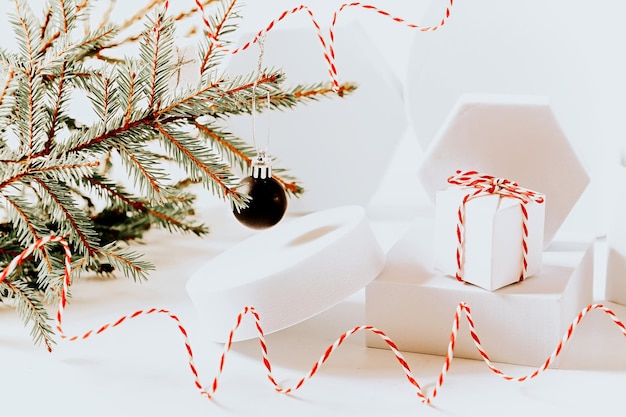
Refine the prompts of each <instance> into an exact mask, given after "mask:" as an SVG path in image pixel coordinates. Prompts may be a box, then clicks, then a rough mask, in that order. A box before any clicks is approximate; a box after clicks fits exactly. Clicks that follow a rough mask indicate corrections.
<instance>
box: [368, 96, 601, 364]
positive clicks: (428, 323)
mask: <svg viewBox="0 0 626 417" xmlns="http://www.w3.org/2000/svg"><path fill="white" fill-rule="evenodd" d="M456 170H463V171H467V170H476V171H479V172H485V173H489V174H490V175H494V176H496V177H499V178H508V179H510V180H513V181H516V182H518V183H519V184H521V185H523V186H524V187H527V188H528V189H531V190H537V191H540V192H542V193H543V194H544V195H545V198H546V203H545V204H544V205H545V208H544V210H545V218H544V233H543V243H544V244H543V247H542V249H544V250H545V249H546V248H547V247H548V245H554V242H553V240H554V237H555V235H556V233H557V231H558V230H559V228H560V227H561V225H562V223H563V222H564V221H565V219H566V218H567V216H568V214H569V212H570V211H571V210H572V208H573V207H574V205H575V204H576V202H577V201H578V199H579V198H580V196H581V195H582V194H583V192H584V190H585V188H586V187H587V185H588V183H589V177H588V175H587V173H586V172H585V170H584V168H583V166H582V164H581V163H580V161H579V159H578V158H577V155H576V154H575V152H574V150H573V148H572V146H571V144H570V143H569V141H568V138H567V137H566V136H565V134H564V132H563V130H562V128H561V126H560V125H559V122H558V120H557V119H556V117H555V115H554V113H553V112H552V109H551V108H550V105H549V103H548V100H547V99H546V98H543V97H531V96H515V95H513V96H498V95H490V96H477V95H471V96H469V95H468V96H463V97H461V98H460V99H459V101H458V102H457V104H456V106H454V108H453V109H452V111H451V113H450V115H449V117H448V119H447V121H446V123H445V124H444V125H443V126H442V128H441V129H440V131H439V133H438V134H437V137H435V138H434V140H433V142H432V143H431V145H430V147H429V148H428V150H427V151H426V154H425V157H424V160H423V162H422V165H421V166H420V168H419V172H418V174H419V177H420V179H421V182H422V185H423V186H424V189H425V190H426V191H427V193H428V194H429V195H430V196H431V197H432V199H433V201H434V200H435V196H436V194H437V192H438V191H440V190H443V189H445V188H446V187H447V186H448V185H449V184H448V183H447V179H448V177H449V176H450V175H451V173H454V172H455V171H456ZM480 199H482V197H481V198H478V199H476V201H478V200H480ZM485 201H487V200H485ZM455 204H456V203H455ZM455 204H453V203H450V204H448V206H449V207H450V206H454V205H455ZM485 204H487V203H485ZM450 210H451V209H450ZM507 210H508V209H507ZM471 214H472V213H471V212H470V213H467V219H468V220H469V218H470V215H471ZM533 214H536V215H537V216H536V218H537V219H538V218H539V216H540V214H538V213H529V216H528V218H529V221H530V220H531V218H532V217H533ZM434 217H435V216H434V207H433V208H432V211H430V212H429V213H428V215H427V216H424V218H423V219H422V218H418V221H423V224H421V226H420V227H415V228H413V229H412V230H410V231H409V233H408V234H407V236H406V237H405V238H404V239H402V240H400V241H399V242H398V243H397V244H396V246H395V247H394V248H392V249H391V251H390V252H389V254H388V260H387V264H386V266H385V269H384V270H383V272H381V274H380V275H379V276H378V277H377V278H376V280H374V281H373V282H372V283H370V284H369V285H368V286H367V288H366V316H367V322H368V323H369V324H371V325H373V326H376V327H379V328H381V329H382V330H384V331H385V332H386V333H388V334H389V336H391V337H392V339H394V341H396V343H397V344H398V346H399V348H400V349H401V350H406V351H411V352H417V353H428V354H438V355H444V354H445V353H446V349H447V342H448V340H449V336H450V330H451V328H452V318H453V315H454V310H455V308H456V306H457V305H458V304H459V303H461V302H466V303H468V305H469V306H470V308H472V312H473V313H475V314H474V320H475V325H476V329H477V331H478V333H479V335H480V337H481V339H482V340H483V342H484V343H483V344H484V348H485V349H486V350H487V351H488V353H489V355H490V357H491V358H492V359H493V360H494V361H499V362H507V363H511V364H519V365H529V366H538V365H541V363H542V362H543V361H545V360H546V359H547V357H548V356H549V354H550V353H551V352H552V350H553V349H554V348H555V345H556V343H558V340H559V338H560V337H561V336H562V335H563V332H564V331H565V330H566V326H567V325H568V324H569V323H570V322H571V320H573V319H574V318H575V316H576V314H577V313H578V312H579V311H580V310H581V309H582V308H584V307H586V306H587V305H588V304H589V303H591V301H592V289H593V288H592V276H593V251H592V250H591V249H590V247H591V242H586V243H585V242H583V244H582V247H581V245H577V246H576V248H575V249H571V248H570V249H568V248H565V249H562V250H554V251H548V252H544V253H543V254H542V255H541V257H542V260H541V261H540V262H541V263H540V266H541V270H540V271H539V272H537V273H536V274H535V275H534V276H531V277H529V278H528V279H526V280H524V281H523V282H521V283H518V284H514V285H508V286H505V287H503V288H499V289H497V290H495V291H485V290H484V289H483V288H480V287H478V286H475V285H466V284H460V283H459V282H458V281H457V280H456V279H455V278H451V277H449V276H447V275H445V274H443V273H441V272H438V271H437V270H436V269H435V267H434V251H433V250H434V246H435V242H434V240H435V239H436V238H435V233H434ZM446 217H447V218H448V220H449V221H451V222H456V216H455V215H453V214H452V213H449V214H447V215H446ZM509 222H510V223H511V224H514V222H513V221H509ZM517 224H519V223H517ZM516 230H517V229H516ZM510 232H511V233H513V232H514V231H513V230H511V231H510ZM446 233H447V232H446ZM453 233H454V232H453ZM471 233H472V231H471V230H467V234H468V242H469V238H470V236H469V235H470V234H471ZM506 233H509V232H506ZM479 234H480V233H479ZM518 236H519V235H518ZM483 237H484V236H483ZM512 241H519V240H518V238H517V237H511V239H508V238H504V237H498V238H496V239H494V244H495V245H496V246H497V245H501V244H502V243H503V242H504V243H510V242H512ZM535 246H537V247H541V245H535ZM566 246H567V245H566ZM466 255H467V256H466V258H465V261H466V262H468V261H470V262H471V260H470V259H471V258H473V256H472V255H471V253H467V254H466ZM459 335H460V338H459V340H457V345H456V349H455V356H459V357H466V358H479V356H478V354H477V352H476V349H475V347H474V344H473V341H472V340H471V338H470V337H469V335H467V334H466V333H464V332H463V331H462V332H460V333H459ZM367 344H368V346H372V347H382V346H381V345H380V344H379V342H378V341H376V340H375V338H372V337H370V336H368V338H367Z"/></svg>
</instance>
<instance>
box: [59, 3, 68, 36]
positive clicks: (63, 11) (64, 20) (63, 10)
mask: <svg viewBox="0 0 626 417" xmlns="http://www.w3.org/2000/svg"><path fill="white" fill-rule="evenodd" d="M58 1H59V3H61V10H62V12H61V14H62V18H63V33H68V32H69V31H70V28H69V24H68V22H67V14H65V0H58Z"/></svg>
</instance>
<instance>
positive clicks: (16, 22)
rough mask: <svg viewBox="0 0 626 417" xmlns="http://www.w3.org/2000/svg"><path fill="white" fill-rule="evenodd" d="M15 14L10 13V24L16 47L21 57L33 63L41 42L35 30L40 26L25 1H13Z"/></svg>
mask: <svg viewBox="0 0 626 417" xmlns="http://www.w3.org/2000/svg"><path fill="white" fill-rule="evenodd" d="M13 3H14V6H15V13H11V19H10V22H11V23H12V25H13V29H14V31H15V35H16V39H17V43H18V47H19V49H20V51H21V53H22V55H23V56H25V57H27V58H28V61H29V62H33V61H34V60H35V58H36V56H37V54H38V53H39V52H40V51H41V40H40V38H39V35H38V33H37V32H38V31H37V28H39V27H40V24H39V23H38V21H37V18H36V17H35V14H34V13H33V10H32V9H31V8H30V6H29V4H28V2H27V1H26V0H14V2H13Z"/></svg>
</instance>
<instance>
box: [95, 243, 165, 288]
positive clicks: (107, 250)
mask: <svg viewBox="0 0 626 417" xmlns="http://www.w3.org/2000/svg"><path fill="white" fill-rule="evenodd" d="M100 255H101V256H102V258H104V259H105V260H106V261H107V262H108V263H109V264H110V265H111V266H112V267H113V268H115V269H118V270H120V271H122V272H123V273H124V274H125V275H126V276H129V277H131V278H132V279H133V280H134V281H146V280H147V279H148V276H147V274H148V273H149V272H150V271H153V270H154V266H153V265H152V264H150V263H148V262H145V261H142V260H141V255H140V254H138V253H136V252H133V251H129V250H123V249H120V248H119V247H117V246H116V245H115V243H113V244H110V245H107V246H105V247H103V248H101V249H100ZM96 263H98V264H101V263H102V262H101V261H99V260H97V261H96Z"/></svg>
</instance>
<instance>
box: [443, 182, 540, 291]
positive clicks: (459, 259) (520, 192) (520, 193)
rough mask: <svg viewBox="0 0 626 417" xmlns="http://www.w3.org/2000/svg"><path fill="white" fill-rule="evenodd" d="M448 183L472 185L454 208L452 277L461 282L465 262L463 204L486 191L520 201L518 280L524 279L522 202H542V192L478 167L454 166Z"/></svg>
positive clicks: (525, 215)
mask: <svg viewBox="0 0 626 417" xmlns="http://www.w3.org/2000/svg"><path fill="white" fill-rule="evenodd" d="M448 183H450V184H452V185H459V186H462V187H467V188H470V189H474V191H470V192H468V193H467V194H466V195H465V197H463V200H462V201H461V204H460V205H459V208H458V210H457V226H456V236H457V248H456V265H457V271H456V275H455V276H456V279H457V280H459V281H461V282H463V268H464V265H465V206H466V205H467V203H468V202H469V201H470V200H472V199H474V198H477V197H482V196H486V195H493V194H499V195H501V196H502V197H509V198H515V199H517V200H519V201H520V202H521V204H520V205H519V206H520V209H521V211H522V260H521V264H522V267H521V272H520V278H519V280H520V281H523V280H524V277H525V276H526V273H527V271H528V261H527V259H526V258H527V256H528V243H527V239H528V226H527V223H528V211H527V210H526V204H528V203H529V202H531V201H532V202H535V203H537V204H542V203H543V202H544V198H543V195H541V194H539V193H537V192H535V191H532V190H529V189H527V188H523V187H520V186H519V184H517V183H516V182H513V181H511V180H508V179H506V178H498V177H494V176H493V175H487V174H483V173H480V172H478V171H466V172H463V171H461V170H457V171H456V174H455V175H452V176H450V177H448Z"/></svg>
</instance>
